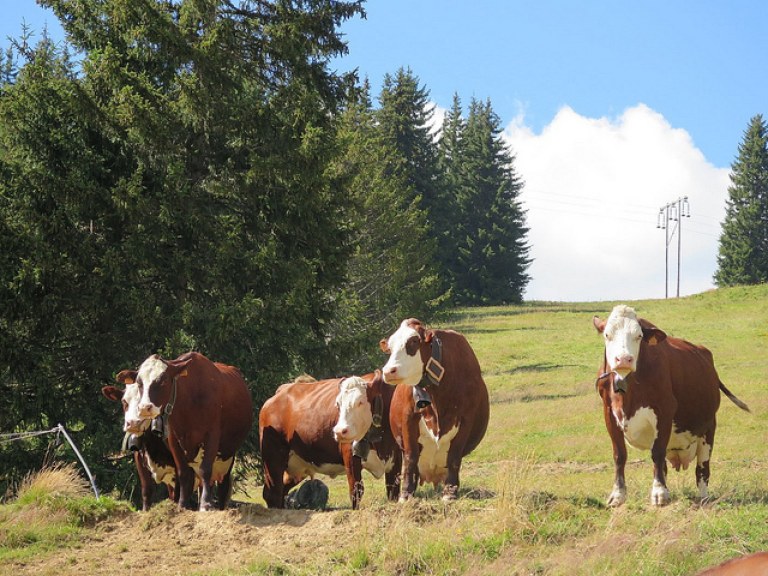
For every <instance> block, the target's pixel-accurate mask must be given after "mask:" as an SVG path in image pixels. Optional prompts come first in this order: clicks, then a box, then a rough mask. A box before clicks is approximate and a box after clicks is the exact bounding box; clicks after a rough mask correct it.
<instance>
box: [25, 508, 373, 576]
mask: <svg viewBox="0 0 768 576" xmlns="http://www.w3.org/2000/svg"><path fill="white" fill-rule="evenodd" d="M370 521H372V518H371V515H370V514H359V513H358V514H354V515H353V514H350V511H348V510H337V511H326V512H308V511H303V510H269V509H267V508H265V507H263V506H261V505H258V504H248V505H243V506H241V507H240V508H238V509H231V510H226V511H223V512H205V513H203V512H195V511H179V510H177V509H176V508H175V506H173V505H171V504H167V505H162V504H161V505H158V506H156V507H155V508H153V509H152V510H150V511H149V512H146V513H142V512H136V513H134V514H130V515H129V516H127V517H125V518H122V519H120V520H115V521H110V522H106V523H104V524H102V525H100V526H99V527H97V528H96V529H94V530H93V531H91V532H88V533H87V536H86V538H85V539H84V540H83V541H82V542H81V543H79V544H78V545H77V546H76V547H75V548H70V549H66V550H60V551H58V553H56V554H55V555H53V556H50V557H48V556H45V557H41V558H39V559H37V560H33V561H26V562H24V563H23V564H21V563H18V564H14V565H13V573H14V574H35V575H36V576H38V575H51V576H53V575H56V576H70V575H71V576H75V575H77V576H83V574H88V575H89V576H90V575H113V574H125V575H131V576H156V575H157V574H164V575H166V574H167V575H171V574H184V575H189V574H195V573H198V574H205V573H209V572H212V571H216V572H217V573H226V572H228V571H230V570H231V571H241V570H243V569H244V568H246V567H247V566H248V565H249V564H251V563H253V562H261V563H270V562H272V563H281V564H294V563H296V564H299V565H300V564H303V563H304V562H306V561H309V560H311V558H312V556H313V555H316V554H318V553H319V550H320V549H321V548H323V547H325V548H326V549H332V548H333V547H335V546H336V545H337V544H338V542H339V540H340V539H344V538H349V537H353V535H354V534H355V533H356V532H357V531H358V530H360V529H361V526H363V527H364V525H365V524H366V523H367V522H370ZM363 529H364V528H363Z"/></svg>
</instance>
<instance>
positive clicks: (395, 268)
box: [331, 82, 439, 372]
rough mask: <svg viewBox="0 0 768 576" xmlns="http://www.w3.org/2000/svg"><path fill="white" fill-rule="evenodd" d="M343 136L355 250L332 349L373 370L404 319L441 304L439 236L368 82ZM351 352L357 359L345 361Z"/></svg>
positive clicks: (345, 120)
mask: <svg viewBox="0 0 768 576" xmlns="http://www.w3.org/2000/svg"><path fill="white" fill-rule="evenodd" d="M339 141H340V142H339V145H340V147H341V149H342V151H343V152H342V154H340V156H339V161H338V162H337V164H336V170H337V177H338V180H339V182H340V184H341V185H342V186H343V188H344V189H345V190H348V192H349V194H350V198H351V199H352V210H351V211H350V222H349V226H350V235H351V244H352V245H353V246H354V251H353V254H352V257H351V258H350V260H349V262H348V264H347V269H346V275H345V281H344V283H343V287H342V290H341V291H340V293H339V296H338V298H339V300H338V301H339V310H338V314H337V315H336V317H335V318H334V321H333V324H332V328H331V333H332V334H333V336H334V337H333V345H332V348H333V350H334V351H336V355H335V357H337V358H338V359H339V361H340V363H339V370H341V371H346V372H349V371H350V370H352V371H355V370H358V371H362V370H365V371H368V370H370V369H371V368H372V367H373V366H375V365H376V362H377V361H379V360H380V358H379V356H380V354H379V353H378V346H377V345H376V344H377V343H378V342H379V340H380V339H381V337H382V334H386V333H387V332H388V331H389V330H391V329H392V327H393V326H397V325H398V324H399V323H400V322H401V321H402V320H403V318H406V317H410V316H418V317H428V315H429V314H430V313H431V312H432V311H433V310H434V309H435V308H436V307H437V305H438V304H439V299H438V295H439V281H438V276H437V273H436V268H435V265H434V241H433V240H432V239H431V238H429V237H428V236H427V227H426V214H425V212H424V211H423V210H422V209H421V208H420V207H419V204H418V201H417V200H416V199H415V198H414V196H413V195H412V194H411V193H410V189H409V184H408V183H407V182H406V179H405V175H404V174H402V173H398V172H394V173H393V172H392V171H390V169H389V167H390V166H391V165H392V164H393V163H397V162H398V161H399V158H400V156H399V153H398V152H397V150H396V149H395V148H394V146H393V144H392V141H391V140H390V139H389V138H387V137H386V136H385V135H384V133H383V130H382V128H381V126H379V125H377V123H376V119H375V112H374V111H373V109H372V105H371V100H370V88H369V85H368V83H367V82H365V83H364V85H363V87H362V90H361V91H360V93H359V95H358V97H357V98H356V100H355V101H353V102H351V103H350V105H349V106H348V108H347V110H346V111H345V112H344V114H343V115H342V117H341V121H340V129H339ZM350 351H353V352H354V354H355V356H354V358H355V362H354V363H353V364H349V363H347V364H343V361H342V359H343V358H344V357H345V356H347V357H348V356H349V353H350ZM371 352H375V353H376V355H375V356H372V355H371V354H370V353H371Z"/></svg>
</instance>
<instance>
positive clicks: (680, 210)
mask: <svg viewBox="0 0 768 576" xmlns="http://www.w3.org/2000/svg"><path fill="white" fill-rule="evenodd" d="M690 217H691V207H690V205H689V204H688V196H683V197H682V198H678V199H677V200H675V201H674V202H670V203H669V204H667V205H665V206H662V207H661V208H660V209H659V217H658V219H657V221H656V228H662V229H663V230H664V298H669V243H670V242H671V241H672V239H673V238H674V236H675V232H677V297H678V298H680V247H681V244H682V238H681V236H682V223H683V218H690ZM669 222H674V223H675V224H674V225H672V228H671V229H670V224H669Z"/></svg>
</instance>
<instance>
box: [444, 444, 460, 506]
mask: <svg viewBox="0 0 768 576" xmlns="http://www.w3.org/2000/svg"><path fill="white" fill-rule="evenodd" d="M463 451H464V442H460V441H459V438H454V440H453V442H451V446H450V448H449V449H448V457H447V461H446V464H447V467H448V473H447V474H446V477H445V482H444V484H443V501H444V502H450V501H451V500H456V498H458V495H459V470H461V458H462V453H463Z"/></svg>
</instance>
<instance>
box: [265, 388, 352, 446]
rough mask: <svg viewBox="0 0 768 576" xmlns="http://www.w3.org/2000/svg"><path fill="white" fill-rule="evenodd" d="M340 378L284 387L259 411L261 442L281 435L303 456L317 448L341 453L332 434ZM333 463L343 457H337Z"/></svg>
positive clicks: (336, 414)
mask: <svg viewBox="0 0 768 576" xmlns="http://www.w3.org/2000/svg"><path fill="white" fill-rule="evenodd" d="M341 380H342V379H341V378H334V379H330V380H320V381H314V382H291V383H288V384H283V385H281V386H280V387H279V388H278V389H277V391H276V392H275V394H274V395H273V396H272V397H270V398H269V399H268V400H267V401H266V402H264V405H263V406H262V407H261V410H260V411H259V438H260V442H262V443H263V442H264V441H265V438H266V435H265V434H266V432H267V431H269V432H270V433H271V434H278V435H279V436H280V437H282V439H283V440H284V441H285V442H286V443H287V444H288V445H290V446H291V448H292V449H294V450H296V451H297V453H299V454H300V455H302V456H303V455H304V454H307V455H309V453H310V452H311V451H312V450H314V449H315V447H316V446H317V445H321V446H323V448H324V450H331V451H333V452H338V449H337V446H336V442H335V441H334V440H333V435H332V430H333V426H334V424H335V423H336V420H337V418H338V409H337V408H336V396H337V395H338V393H339V383H340V382H341ZM334 456H335V457H334V461H336V460H339V461H340V456H339V455H337V454H335V455H334Z"/></svg>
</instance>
